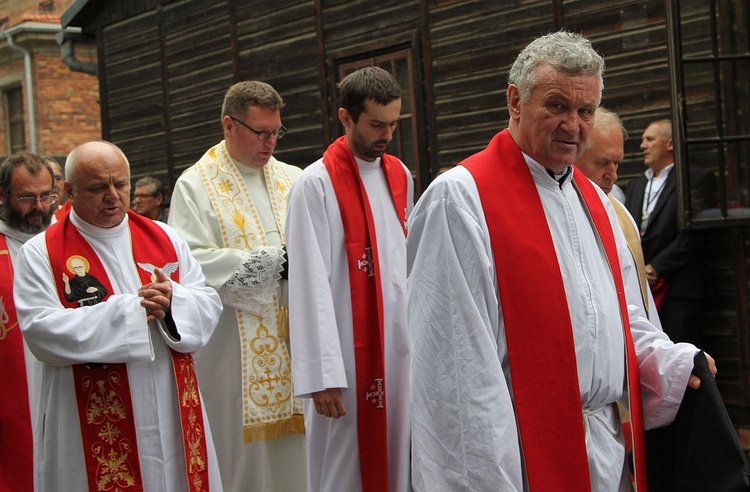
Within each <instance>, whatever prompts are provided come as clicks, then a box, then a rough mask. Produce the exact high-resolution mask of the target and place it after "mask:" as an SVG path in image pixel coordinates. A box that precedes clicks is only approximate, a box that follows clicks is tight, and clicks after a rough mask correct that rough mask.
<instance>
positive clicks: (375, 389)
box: [365, 378, 385, 408]
mask: <svg viewBox="0 0 750 492" xmlns="http://www.w3.org/2000/svg"><path fill="white" fill-rule="evenodd" d="M384 396H385V392H384V391H383V378H375V382H374V383H373V384H371V385H370V391H366V392H365V400H367V401H369V402H370V403H372V404H374V405H376V408H383V397H384Z"/></svg>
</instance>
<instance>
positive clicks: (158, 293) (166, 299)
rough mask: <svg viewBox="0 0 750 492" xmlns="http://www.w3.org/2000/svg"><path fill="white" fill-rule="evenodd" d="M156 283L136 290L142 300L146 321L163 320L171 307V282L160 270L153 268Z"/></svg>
mask: <svg viewBox="0 0 750 492" xmlns="http://www.w3.org/2000/svg"><path fill="white" fill-rule="evenodd" d="M154 275H155V276H156V282H151V283H150V284H146V285H144V286H143V287H141V288H140V289H138V295H139V296H141V297H142V298H143V300H142V301H141V306H142V307H143V308H144V309H145V310H146V319H148V321H154V320H156V319H157V318H158V319H164V317H165V316H166V315H167V311H168V310H169V306H171V305H172V282H171V281H170V280H169V278H167V276H166V275H164V272H163V271H162V270H161V268H154Z"/></svg>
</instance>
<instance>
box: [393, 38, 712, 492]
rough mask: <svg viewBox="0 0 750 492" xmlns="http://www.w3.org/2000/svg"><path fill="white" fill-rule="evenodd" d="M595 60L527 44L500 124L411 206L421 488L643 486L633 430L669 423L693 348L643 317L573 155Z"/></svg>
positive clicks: (586, 118) (627, 261) (594, 87)
mask: <svg viewBox="0 0 750 492" xmlns="http://www.w3.org/2000/svg"><path fill="white" fill-rule="evenodd" d="M603 68H604V61H603V60H602V58H601V57H600V56H599V55H598V54H597V53H596V52H595V51H594V50H593V49H592V47H591V44H590V43H589V42H588V40H586V39H585V38H583V37H581V36H579V35H576V34H571V33H568V32H565V31H561V32H557V33H553V34H549V35H546V36H543V37H540V38H538V39H536V40H534V41H533V42H532V43H530V44H529V45H528V46H527V47H526V48H525V49H524V50H523V51H522V52H521V53H520V54H519V56H518V58H517V59H516V61H515V62H514V64H513V66H512V68H511V70H510V74H509V77H508V79H509V85H508V91H507V97H508V108H509V112H510V123H509V127H508V129H507V130H504V131H502V132H500V133H498V134H497V135H496V136H495V137H494V138H493V139H492V140H491V141H490V143H489V145H488V147H487V148H486V149H485V150H483V151H481V152H479V153H478V154H475V155H473V156H471V157H469V158H468V159H466V160H465V161H464V162H462V163H461V164H462V165H459V166H457V167H456V168H455V169H453V170H451V171H448V172H447V173H445V174H443V175H442V176H440V177H439V178H438V179H437V180H435V181H434V182H433V183H432V184H431V185H430V187H429V188H428V189H427V191H426V192H425V194H424V195H423V196H422V197H421V198H420V200H419V203H418V204H417V206H416V207H415V209H414V211H413V213H412V216H411V219H410V221H409V238H408V241H407V243H408V244H407V249H408V259H409V313H410V314H409V316H410V317H409V334H410V340H411V343H412V377H411V379H412V392H411V394H412V402H411V405H412V422H413V425H412V459H413V463H412V473H413V484H414V488H415V490H503V491H523V490H530V491H533V492H536V491H544V492H550V491H552V492H554V491H571V490H575V491H585V490H592V491H618V490H623V491H624V490H631V475H632V481H633V483H634V484H635V486H636V487H637V490H638V491H639V492H642V491H644V490H646V488H647V485H646V483H645V471H644V466H643V465H644V457H643V427H644V425H645V426H646V427H653V426H658V425H665V424H667V423H669V422H670V421H671V420H672V419H673V418H674V415H675V413H676V412H677V409H678V407H679V402H680V400H681V399H682V395H683V393H684V392H685V388H686V386H687V384H688V380H689V378H690V377H691V376H690V372H691V369H692V366H693V356H694V355H695V354H696V353H697V352H698V349H696V348H695V347H694V346H692V345H689V344H673V343H672V342H671V341H670V340H669V339H668V337H667V336H666V335H664V333H663V332H661V331H659V330H658V329H656V328H655V327H654V326H653V325H652V324H651V323H650V322H649V321H648V318H647V317H646V313H645V312H644V310H643V307H642V303H641V302H640V301H639V300H638V299H639V297H640V291H639V286H638V279H637V275H636V272H635V267H634V265H633V260H632V258H631V255H630V253H629V252H628V250H627V245H626V241H625V238H624V236H623V233H622V231H621V229H620V227H619V225H618V224H617V218H616V216H615V212H614V210H613V209H612V205H611V204H610V203H609V201H608V200H607V198H606V196H605V195H604V193H603V192H602V191H601V190H599V189H598V188H597V187H596V186H595V185H593V183H591V182H590V181H589V180H588V179H586V178H585V177H584V176H583V175H582V174H581V173H580V171H578V170H574V169H573V168H572V166H571V165H572V164H573V163H574V162H575V161H576V159H577V158H578V157H579V156H580V155H581V152H582V151H583V149H584V147H585V145H586V143H587V140H588V137H589V132H590V129H591V125H592V124H593V118H594V114H595V111H596V108H597V107H598V106H599V103H600V99H601V92H602V72H603ZM696 379H697V378H696ZM690 384H691V385H693V384H698V382H697V380H691V383H690ZM619 400H623V401H624V403H625V405H626V406H628V408H629V410H630V414H631V425H632V428H633V432H632V433H631V435H632V436H633V440H634V443H631V446H632V448H633V456H632V461H633V463H634V465H635V466H634V468H633V470H629V469H628V466H627V464H628V462H629V461H630V460H628V459H626V445H625V442H624V434H623V431H622V427H621V423H620V420H619V416H618V413H617V409H616V403H617V402H618V401H619Z"/></svg>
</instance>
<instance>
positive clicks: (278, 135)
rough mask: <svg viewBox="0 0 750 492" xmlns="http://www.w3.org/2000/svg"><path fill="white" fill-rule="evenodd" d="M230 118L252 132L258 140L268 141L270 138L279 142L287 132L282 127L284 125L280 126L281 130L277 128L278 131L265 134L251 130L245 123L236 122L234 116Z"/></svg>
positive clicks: (264, 132)
mask: <svg viewBox="0 0 750 492" xmlns="http://www.w3.org/2000/svg"><path fill="white" fill-rule="evenodd" d="M230 118H232V119H233V120H234V121H236V122H237V123H239V124H240V125H242V126H244V127H245V128H247V129H248V130H250V131H251V132H253V133H255V134H256V135H258V140H268V139H269V138H271V137H276V140H281V139H282V138H284V135H286V131H287V130H286V128H285V127H284V125H281V128H279V129H278V130H274V131H272V132H266V131H260V130H256V129H255V128H253V127H251V126H247V125H246V124H245V123H243V122H242V121H240V120H238V119H237V118H235V117H234V116H230Z"/></svg>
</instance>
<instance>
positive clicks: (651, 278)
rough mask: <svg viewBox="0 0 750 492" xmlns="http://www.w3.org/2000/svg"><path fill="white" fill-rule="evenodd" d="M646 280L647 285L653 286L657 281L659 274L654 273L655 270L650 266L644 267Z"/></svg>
mask: <svg viewBox="0 0 750 492" xmlns="http://www.w3.org/2000/svg"><path fill="white" fill-rule="evenodd" d="M645 270H646V280H647V281H648V283H649V284H651V285H654V284H655V283H656V281H657V280H659V274H658V273H657V272H656V269H655V268H654V267H652V266H651V264H648V265H646V268H645Z"/></svg>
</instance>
